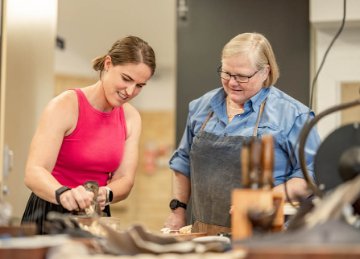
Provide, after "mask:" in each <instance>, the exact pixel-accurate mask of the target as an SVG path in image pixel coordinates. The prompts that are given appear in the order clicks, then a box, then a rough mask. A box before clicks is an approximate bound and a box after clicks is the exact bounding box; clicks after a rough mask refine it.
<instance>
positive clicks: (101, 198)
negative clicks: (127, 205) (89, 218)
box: [97, 186, 107, 211]
mask: <svg viewBox="0 0 360 259" xmlns="http://www.w3.org/2000/svg"><path fill="white" fill-rule="evenodd" d="M106 195H107V191H106V188H105V186H101V187H99V191H98V196H97V202H98V204H99V206H100V209H101V210H102V211H103V210H104V209H105V206H106V205H107V203H106V202H107V201H106Z"/></svg>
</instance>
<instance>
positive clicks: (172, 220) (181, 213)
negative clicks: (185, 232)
mask: <svg viewBox="0 0 360 259" xmlns="http://www.w3.org/2000/svg"><path fill="white" fill-rule="evenodd" d="M185 225H186V214H185V210H184V209H182V208H178V209H176V210H174V211H172V212H171V214H170V215H169V216H168V218H167V220H166V221H165V224H164V228H169V229H170V230H179V229H180V228H182V227H184V226H185Z"/></svg>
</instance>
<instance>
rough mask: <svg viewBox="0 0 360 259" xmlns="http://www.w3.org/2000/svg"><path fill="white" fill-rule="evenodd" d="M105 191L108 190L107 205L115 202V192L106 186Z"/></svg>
mask: <svg viewBox="0 0 360 259" xmlns="http://www.w3.org/2000/svg"><path fill="white" fill-rule="evenodd" d="M105 189H106V202H105V203H106V204H109V203H110V202H112V201H113V198H114V195H113V192H112V190H111V189H110V187H108V186H105Z"/></svg>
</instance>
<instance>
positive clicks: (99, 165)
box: [52, 89, 126, 187]
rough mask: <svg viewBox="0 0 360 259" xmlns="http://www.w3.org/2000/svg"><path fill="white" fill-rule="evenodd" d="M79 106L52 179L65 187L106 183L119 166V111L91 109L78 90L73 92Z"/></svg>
mask: <svg viewBox="0 0 360 259" xmlns="http://www.w3.org/2000/svg"><path fill="white" fill-rule="evenodd" d="M74 90H75V92H76V94H77V98H78V104H79V116H78V121H77V125H76V128H75V130H74V131H73V132H72V133H71V134H70V135H69V136H66V137H64V140H63V143H62V145H61V148H60V151H59V155H58V158H57V161H56V165H55V167H54V170H53V171H52V175H53V176H54V177H55V178H56V179H57V180H58V181H59V182H60V183H61V184H62V185H65V186H68V187H76V186H78V185H82V184H83V183H84V182H86V181H90V180H91V181H97V182H98V183H99V185H100V186H104V185H106V183H107V180H108V178H109V174H110V173H112V172H114V171H115V170H116V169H117V168H118V167H119V165H120V163H121V160H122V157H123V154H124V146H125V139H126V122H125V116H124V110H123V107H122V106H121V107H117V108H114V109H113V110H112V111H111V112H100V111H98V110H96V109H95V108H93V107H92V106H91V105H90V103H89V102H88V100H87V99H86V97H85V95H84V93H83V92H82V91H81V90H80V89H74Z"/></svg>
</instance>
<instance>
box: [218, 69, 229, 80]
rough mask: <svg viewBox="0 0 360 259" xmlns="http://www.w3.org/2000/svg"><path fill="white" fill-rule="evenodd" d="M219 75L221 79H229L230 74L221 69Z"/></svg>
mask: <svg viewBox="0 0 360 259" xmlns="http://www.w3.org/2000/svg"><path fill="white" fill-rule="evenodd" d="M219 75H220V77H221V78H222V79H224V80H230V75H229V74H228V73H225V72H222V71H219Z"/></svg>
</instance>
